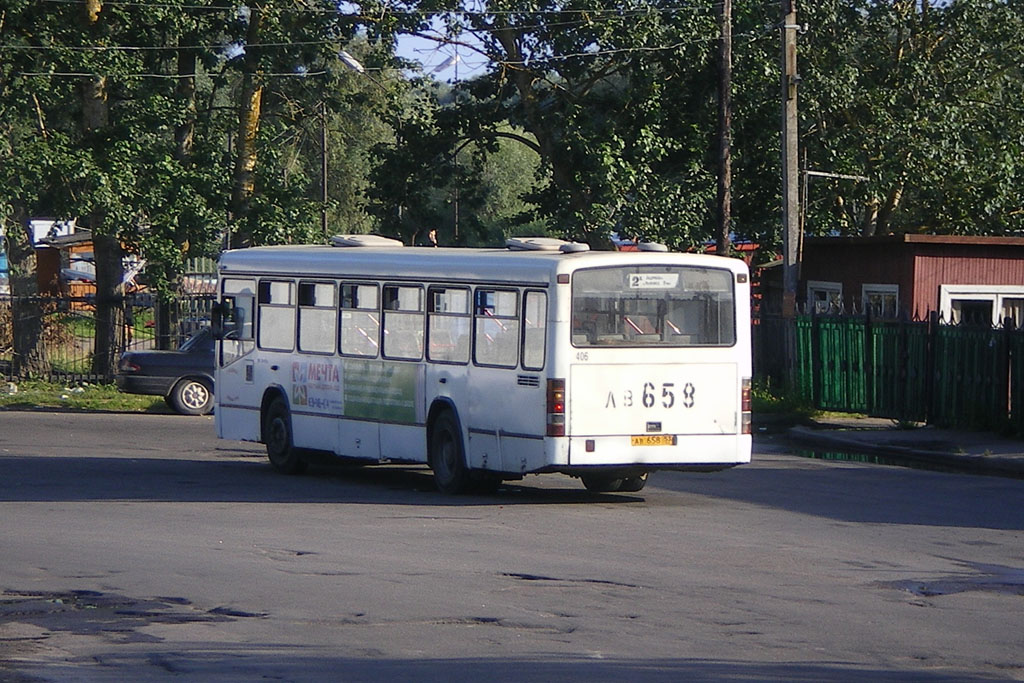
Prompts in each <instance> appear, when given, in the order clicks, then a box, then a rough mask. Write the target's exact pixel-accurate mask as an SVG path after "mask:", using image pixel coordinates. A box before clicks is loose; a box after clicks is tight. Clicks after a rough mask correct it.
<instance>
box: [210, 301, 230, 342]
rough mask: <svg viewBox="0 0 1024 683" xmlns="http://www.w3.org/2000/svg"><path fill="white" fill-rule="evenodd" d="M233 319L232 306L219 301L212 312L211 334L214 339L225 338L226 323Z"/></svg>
mask: <svg viewBox="0 0 1024 683" xmlns="http://www.w3.org/2000/svg"><path fill="white" fill-rule="evenodd" d="M230 317H231V306H230V304H229V303H228V302H227V301H219V302H217V303H215V304H214V305H213V308H212V309H211V310H210V332H212V333H213V338H214V339H223V338H224V322H225V320H226V319H229V318H230Z"/></svg>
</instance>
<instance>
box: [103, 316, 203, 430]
mask: <svg viewBox="0 0 1024 683" xmlns="http://www.w3.org/2000/svg"><path fill="white" fill-rule="evenodd" d="M213 345H214V340H213V335H212V334H211V333H210V330H208V329H206V330H201V331H200V332H197V333H196V334H195V335H194V336H192V337H191V338H189V340H188V341H186V342H185V343H184V344H182V345H181V348H180V349H178V350H177V351H128V352H126V353H124V354H123V355H122V356H121V361H120V362H119V363H118V366H117V375H116V377H115V378H114V380H115V381H116V382H117V388H118V389H120V390H121V391H123V392H125V393H127V394H151V395H154V396H163V397H164V400H165V401H167V405H169V406H171V407H172V408H174V409H175V410H176V411H178V412H179V413H181V414H183V415H207V414H209V413H210V411H212V410H213V356H214V348H213Z"/></svg>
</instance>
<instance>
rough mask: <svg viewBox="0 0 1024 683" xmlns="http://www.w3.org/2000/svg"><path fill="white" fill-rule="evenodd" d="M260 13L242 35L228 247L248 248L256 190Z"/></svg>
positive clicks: (255, 10)
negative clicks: (231, 227) (243, 47)
mask: <svg viewBox="0 0 1024 683" xmlns="http://www.w3.org/2000/svg"><path fill="white" fill-rule="evenodd" d="M261 16H262V13H261V12H260V10H259V9H258V8H255V7H254V8H252V9H251V10H250V14H249V30H248V31H247V33H246V52H245V61H244V66H243V72H244V73H243V76H242V99H241V103H240V105H239V110H238V135H237V137H236V138H235V171H234V186H233V190H232V193H231V218H232V220H233V222H234V223H235V226H236V233H235V238H234V239H233V240H229V242H230V243H229V245H228V246H229V247H248V246H251V245H252V230H251V229H250V227H249V226H248V225H247V223H246V220H245V219H246V217H247V216H248V214H249V200H250V199H251V198H252V195H253V192H254V190H255V187H256V162H257V155H256V134H257V133H258V132H259V128H260V109H261V104H262V100H263V87H262V86H261V85H260V84H259V74H258V73H257V69H258V62H257V60H256V55H255V54H254V51H255V50H256V48H254V47H251V46H254V45H257V44H258V42H259V32H260V21H261Z"/></svg>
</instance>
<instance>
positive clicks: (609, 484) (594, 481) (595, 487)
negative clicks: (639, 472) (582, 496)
mask: <svg viewBox="0 0 1024 683" xmlns="http://www.w3.org/2000/svg"><path fill="white" fill-rule="evenodd" d="M580 479H582V480H583V485H584V486H586V487H587V490H588V491H593V492H594V493H613V492H615V491H619V490H621V488H622V481H623V480H622V479H621V478H619V477H611V476H609V475H607V474H584V475H581V476H580Z"/></svg>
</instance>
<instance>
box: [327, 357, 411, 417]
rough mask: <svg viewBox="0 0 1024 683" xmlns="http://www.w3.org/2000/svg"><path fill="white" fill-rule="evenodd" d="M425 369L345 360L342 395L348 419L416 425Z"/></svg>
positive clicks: (404, 365)
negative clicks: (420, 379)
mask: <svg viewBox="0 0 1024 683" xmlns="http://www.w3.org/2000/svg"><path fill="white" fill-rule="evenodd" d="M422 374H423V366H422V365H420V364H418V363H387V362H382V361H377V360H355V359H349V360H346V361H345V368H344V377H343V389H342V395H343V400H344V414H345V417H354V418H363V419H368V420H379V421H382V422H397V423H406V424H415V423H417V422H421V421H422V416H420V415H419V414H418V413H419V412H420V411H418V410H417V408H418V407H419V406H422V405H423V401H422V399H421V398H419V397H418V393H419V392H418V389H419V387H421V386H422V382H421V381H419V378H420V375H422Z"/></svg>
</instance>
